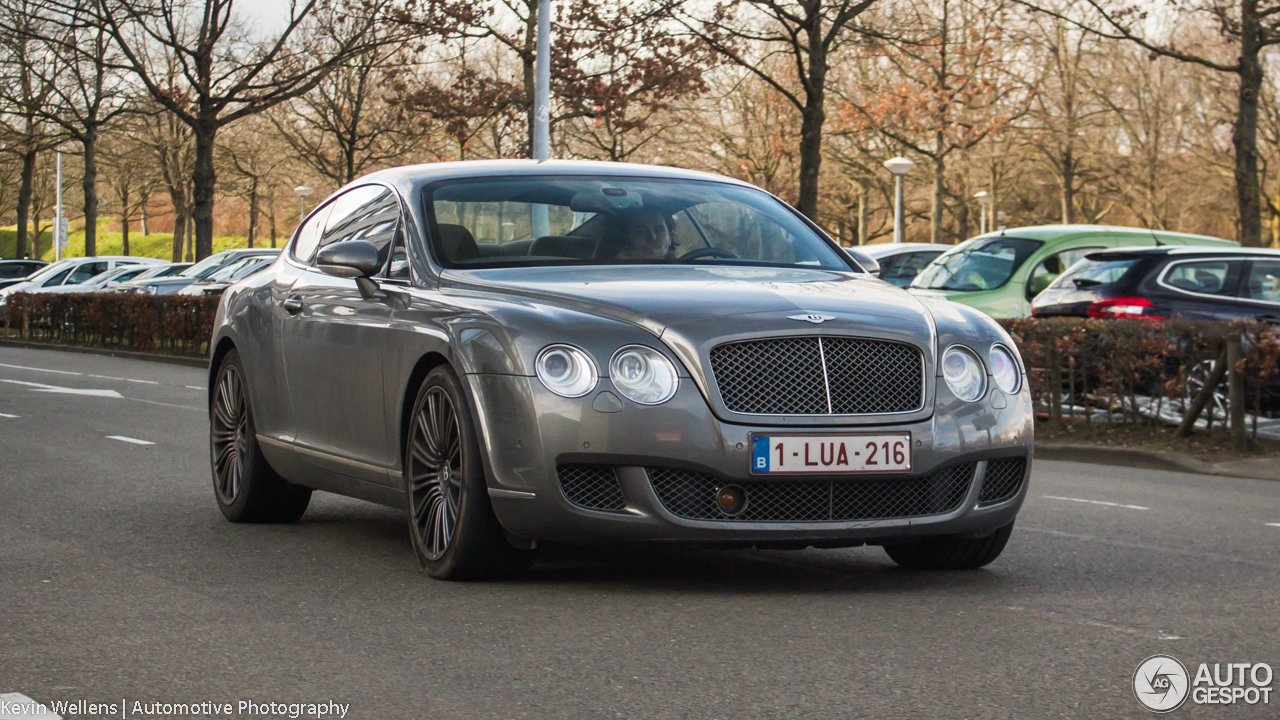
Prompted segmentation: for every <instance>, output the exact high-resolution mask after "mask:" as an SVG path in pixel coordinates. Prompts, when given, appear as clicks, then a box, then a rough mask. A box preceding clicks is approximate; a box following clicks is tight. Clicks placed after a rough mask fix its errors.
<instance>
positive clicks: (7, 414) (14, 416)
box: [0, 413, 19, 418]
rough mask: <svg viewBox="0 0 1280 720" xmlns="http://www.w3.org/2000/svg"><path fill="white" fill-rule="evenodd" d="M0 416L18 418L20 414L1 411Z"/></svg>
mask: <svg viewBox="0 0 1280 720" xmlns="http://www.w3.org/2000/svg"><path fill="white" fill-rule="evenodd" d="M0 417H2V418H16V417H19V416H18V415H10V414H9V413H0Z"/></svg>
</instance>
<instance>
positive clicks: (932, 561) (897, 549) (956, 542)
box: [884, 523, 1013, 570]
mask: <svg viewBox="0 0 1280 720" xmlns="http://www.w3.org/2000/svg"><path fill="white" fill-rule="evenodd" d="M1011 534H1013V523H1009V524H1008V525H1005V526H1004V527H1002V528H1000V529H999V530H996V531H995V532H993V533H991V534H990V535H987V536H986V537H979V538H966V537H956V536H954V535H944V536H942V537H935V538H929V539H927V540H921V541H920V542H914V543H902V544H899V545H885V546H884V551H885V552H886V553H888V554H889V557H890V558H891V559H892V560H893V561H894V562H895V563H897V564H899V565H901V566H902V567H904V568H908V569H910V570H973V569H976V568H980V567H983V566H984V565H989V564H990V563H991V562H993V561H994V560H995V559H996V558H998V557H1000V553H1001V552H1003V551H1004V546H1005V545H1007V544H1008V543H1009V536H1010V535H1011Z"/></svg>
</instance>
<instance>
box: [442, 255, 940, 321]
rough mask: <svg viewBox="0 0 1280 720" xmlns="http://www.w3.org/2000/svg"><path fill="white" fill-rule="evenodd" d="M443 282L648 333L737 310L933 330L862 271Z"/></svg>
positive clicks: (462, 277)
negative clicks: (566, 308)
mask: <svg viewBox="0 0 1280 720" xmlns="http://www.w3.org/2000/svg"><path fill="white" fill-rule="evenodd" d="M443 286H444V287H445V288H446V289H448V288H453V289H455V290H458V291H484V290H488V291H494V292H500V293H502V294H503V295H508V296H511V295H514V296H518V297H519V296H522V297H526V298H528V299H530V300H537V301H545V302H552V303H555V304H559V305H564V306H569V307H572V308H574V309H576V310H580V311H583V312H587V313H591V314H594V315H601V316H605V317H609V318H612V319H615V320H619V321H622V322H627V323H631V324H634V325H639V326H641V327H644V328H646V329H647V330H649V331H650V332H652V333H653V334H655V335H662V334H663V333H664V331H666V330H667V329H668V328H672V327H673V326H683V325H687V324H689V323H696V322H700V321H703V320H706V319H716V320H723V319H725V318H727V317H732V316H744V315H777V316H781V317H782V318H783V319H784V320H786V319H788V318H789V317H790V316H791V315H797V316H805V315H823V316H832V317H831V319H832V320H836V321H838V323H839V324H841V325H845V324H848V323H859V324H867V325H874V326H884V325H892V324H905V325H907V326H911V327H912V328H914V329H915V330H916V331H917V332H921V333H924V334H926V335H928V334H931V331H932V324H931V322H930V317H929V313H928V311H927V310H925V308H924V306H923V305H922V304H921V303H920V302H919V301H918V300H916V299H915V298H914V297H912V296H911V295H909V294H908V293H906V292H904V291H903V290H902V289H901V288H897V287H894V286H893V285H890V284H889V283H886V282H883V281H881V280H877V279H874V278H871V277H868V276H866V275H861V274H854V273H842V272H832V271H828V270H819V269H814V270H809V269H804V268H797V269H792V268H767V267H724V266H705V265H703V266H670V265H628V266H618V265H610V266H587V267H582V266H568V267H565V266H561V267H540V268H518V269H517V268H502V269H490V270H467V271H459V270H449V271H446V273H445V275H444V277H443ZM801 322H806V321H803V320H802V321H801ZM794 323H795V321H791V322H790V323H787V324H788V326H790V325H792V324H794ZM806 324H808V323H807V322H806ZM814 324H815V325H816V323H814ZM797 327H800V326H798V325H797ZM809 327H813V325H809Z"/></svg>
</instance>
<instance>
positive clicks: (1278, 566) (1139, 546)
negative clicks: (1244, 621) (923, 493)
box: [1018, 527, 1280, 570]
mask: <svg viewBox="0 0 1280 720" xmlns="http://www.w3.org/2000/svg"><path fill="white" fill-rule="evenodd" d="M1023 530H1026V531H1027V532H1033V533H1041V534H1043V535H1052V536H1053V537H1060V538H1070V539H1072V540H1089V541H1092V542H1097V543H1102V544H1104V545H1114V546H1115V547H1122V548H1128V549H1130V550H1148V551H1150V552H1158V553H1168V554H1170V555H1182V556H1183V557H1196V558H1206V559H1208V560H1220V561H1223V562H1232V563H1238V564H1240V565H1252V566H1253V567H1260V568H1266V569H1268V570H1280V563H1272V562H1265V561H1263V560H1249V559H1247V558H1238V557H1231V556H1230V555H1222V554H1219V553H1206V552H1196V551H1194V550H1179V549H1178V548H1167V547H1160V546H1159V545H1148V544H1146V543H1135V542H1127V541H1125V540H1109V539H1107V538H1104V537H1098V536H1097V535H1077V534H1076V533H1069V532H1062V531H1061V530H1046V529H1044V528H1032V527H1019V528H1018V531H1023Z"/></svg>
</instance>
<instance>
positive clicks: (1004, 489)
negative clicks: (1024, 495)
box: [978, 458, 1027, 505]
mask: <svg viewBox="0 0 1280 720" xmlns="http://www.w3.org/2000/svg"><path fill="white" fill-rule="evenodd" d="M1026 474H1027V459H1026V458H1000V459H999V460H991V461H989V462H987V472H986V474H985V476H984V477H983V478H982V492H981V493H980V494H979V495H978V504H979V505H994V504H996V503H1001V502H1004V501H1006V500H1009V499H1010V498H1012V497H1013V496H1015V495H1017V494H1018V491H1020V490H1022V480H1023V477H1024V476H1025V475H1026Z"/></svg>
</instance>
